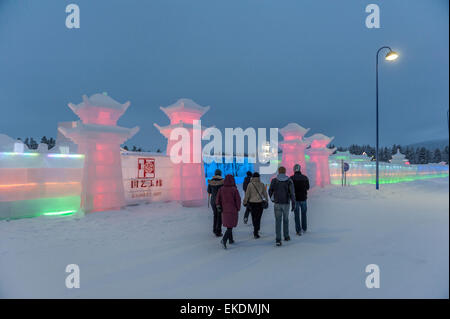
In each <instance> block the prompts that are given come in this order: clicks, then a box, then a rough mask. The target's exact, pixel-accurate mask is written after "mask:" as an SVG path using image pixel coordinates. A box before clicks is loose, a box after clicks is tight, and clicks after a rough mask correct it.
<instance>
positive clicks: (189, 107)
mask: <svg viewBox="0 0 450 319" xmlns="http://www.w3.org/2000/svg"><path fill="white" fill-rule="evenodd" d="M160 109H161V110H162V111H163V112H164V113H165V114H166V115H167V116H168V117H169V118H170V117H171V115H172V113H175V112H180V111H181V112H186V113H187V112H192V113H197V114H199V115H200V116H202V115H203V114H205V113H206V112H207V111H208V110H209V106H201V105H198V104H197V103H195V102H194V101H192V100H191V99H185V98H183V99H179V100H178V101H176V102H175V103H174V104H171V105H169V106H166V107H163V106H161V107H160Z"/></svg>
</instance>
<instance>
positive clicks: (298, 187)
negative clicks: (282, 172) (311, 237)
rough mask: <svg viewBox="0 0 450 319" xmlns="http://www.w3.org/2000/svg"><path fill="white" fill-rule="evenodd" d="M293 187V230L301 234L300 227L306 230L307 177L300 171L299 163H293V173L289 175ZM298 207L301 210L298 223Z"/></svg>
mask: <svg viewBox="0 0 450 319" xmlns="http://www.w3.org/2000/svg"><path fill="white" fill-rule="evenodd" d="M291 180H292V182H293V183H294V189H295V202H296V203H295V204H296V205H295V209H294V215H295V231H296V232H297V235H299V236H301V235H302V229H303V231H304V232H306V228H307V225H306V209H307V207H306V199H307V198H308V190H309V179H308V177H306V176H305V175H303V174H302V172H301V167H300V165H299V164H295V165H294V175H292V176H291ZM300 209H301V212H302V222H301V223H300V212H299V211H300Z"/></svg>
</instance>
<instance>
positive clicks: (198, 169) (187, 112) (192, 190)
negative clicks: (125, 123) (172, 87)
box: [155, 99, 209, 206]
mask: <svg viewBox="0 0 450 319" xmlns="http://www.w3.org/2000/svg"><path fill="white" fill-rule="evenodd" d="M161 110H162V111H163V112H164V113H165V114H166V115H167V116H168V117H169V119H170V125H168V126H164V127H160V126H159V125H157V124H155V127H156V128H157V129H158V130H159V131H160V132H161V134H162V135H164V136H165V137H166V138H167V139H168V143H167V155H169V156H170V152H171V150H172V148H173V146H174V145H175V144H177V141H171V140H170V139H169V137H170V133H171V131H172V130H173V129H175V128H177V127H183V128H186V129H187V130H188V132H189V138H190V139H189V146H188V147H189V150H190V154H189V156H190V162H189V163H179V164H175V165H174V166H173V170H174V172H173V176H174V177H173V179H172V196H171V197H172V200H178V201H181V203H182V205H183V206H201V205H205V199H206V189H205V173H204V168H203V159H202V156H201V148H200V149H199V150H195V149H194V142H193V141H194V135H195V134H194V130H195V129H194V126H193V122H194V121H195V120H200V118H201V117H202V116H203V114H205V113H206V112H207V111H208V110H209V106H207V107H203V106H200V105H198V104H196V103H195V102H194V101H192V100H189V99H180V100H178V101H177V102H176V103H175V104H172V105H170V106H167V107H161ZM196 133H197V132H196ZM200 133H201V132H200ZM194 152H200V154H196V153H194ZM194 156H195V157H197V158H199V159H201V162H200V163H194V161H193V159H194Z"/></svg>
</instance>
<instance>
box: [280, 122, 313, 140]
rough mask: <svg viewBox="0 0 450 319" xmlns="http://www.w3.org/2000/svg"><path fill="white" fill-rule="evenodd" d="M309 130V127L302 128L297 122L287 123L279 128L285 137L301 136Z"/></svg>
mask: <svg viewBox="0 0 450 319" xmlns="http://www.w3.org/2000/svg"><path fill="white" fill-rule="evenodd" d="M309 130H310V129H309V128H304V127H303V126H300V125H298V124H297V123H289V124H288V125H286V126H285V127H283V128H281V129H280V133H281V135H283V137H284V138H285V139H286V137H287V138H289V137H294V138H302V137H303V136H304V135H305V134H306V133H307V132H308V131H309Z"/></svg>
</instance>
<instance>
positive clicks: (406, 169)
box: [330, 160, 449, 185]
mask: <svg viewBox="0 0 450 319" xmlns="http://www.w3.org/2000/svg"><path fill="white" fill-rule="evenodd" d="M348 164H349V165H350V169H349V171H348V172H347V184H348V185H359V184H375V170H376V163H375V162H369V161H349V162H348ZM330 174H331V184H334V185H341V175H342V174H341V162H340V161H336V160H331V161H330ZM448 176H449V169H448V165H439V164H427V165H399V164H390V163H380V184H394V183H401V182H410V181H415V180H422V179H428V178H438V177H448Z"/></svg>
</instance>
